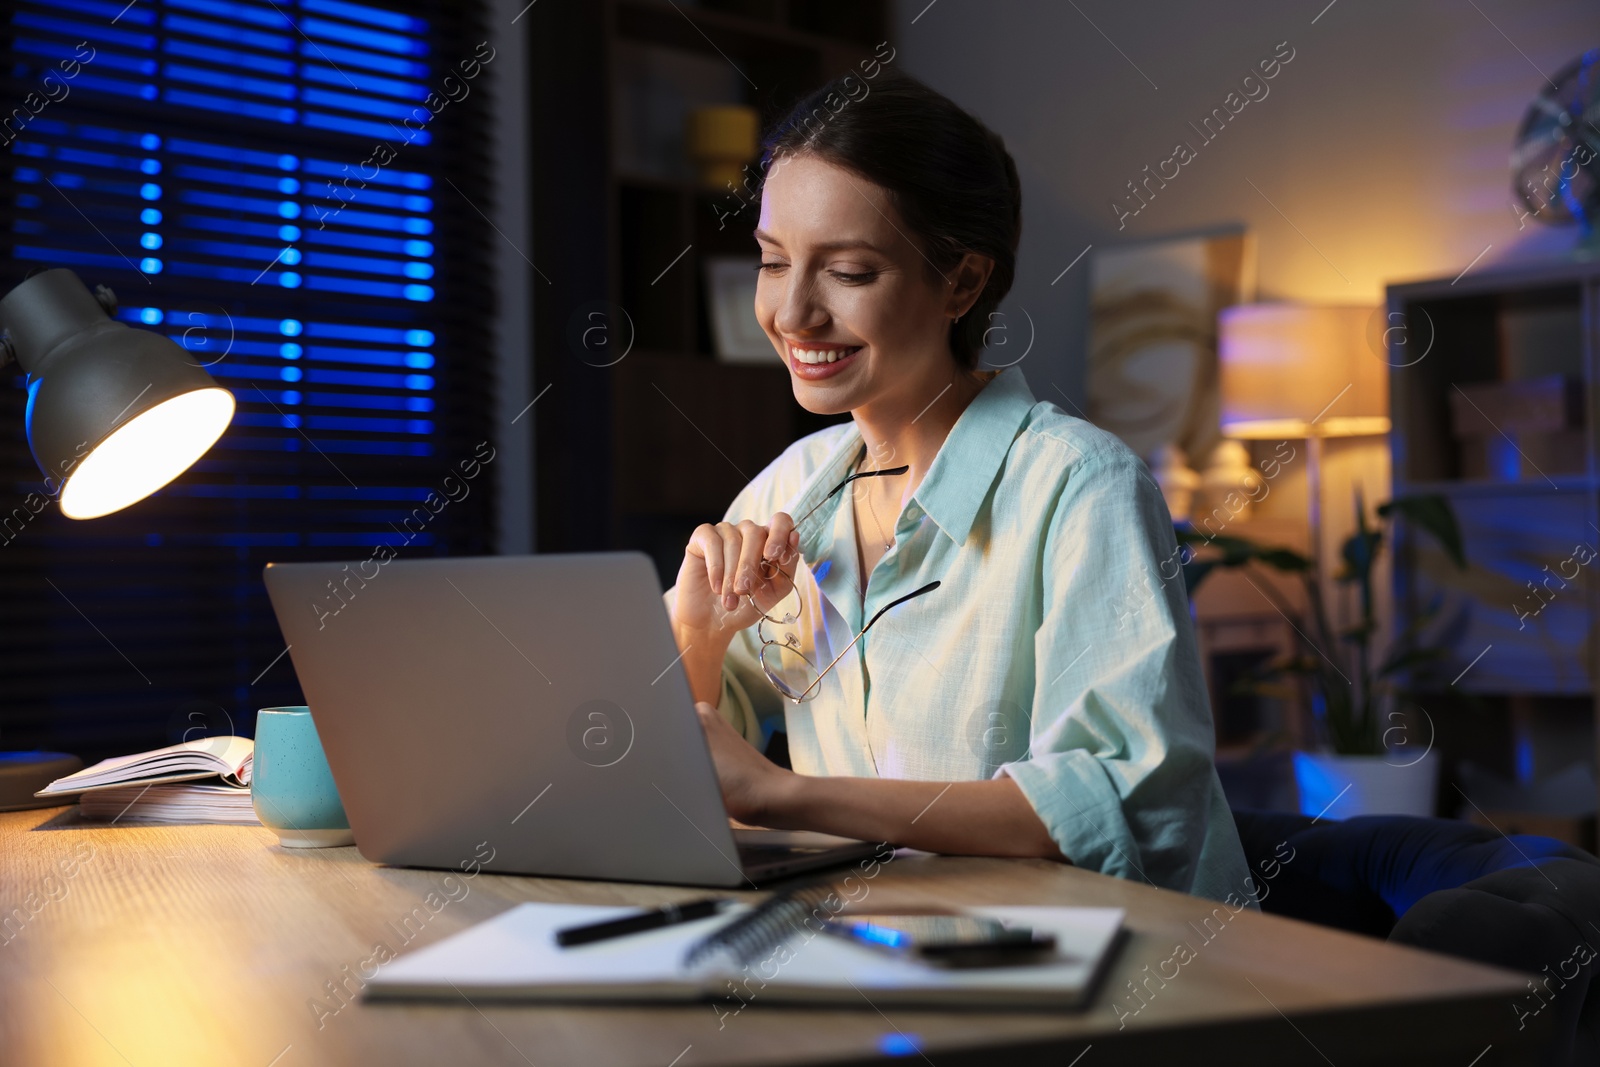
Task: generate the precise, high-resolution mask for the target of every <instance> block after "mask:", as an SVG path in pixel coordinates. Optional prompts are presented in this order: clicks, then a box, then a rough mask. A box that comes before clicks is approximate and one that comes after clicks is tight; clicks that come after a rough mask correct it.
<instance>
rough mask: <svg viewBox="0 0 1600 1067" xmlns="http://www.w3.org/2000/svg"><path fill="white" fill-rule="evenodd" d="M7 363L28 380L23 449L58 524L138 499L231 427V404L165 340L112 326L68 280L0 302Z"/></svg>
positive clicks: (68, 274)
mask: <svg viewBox="0 0 1600 1067" xmlns="http://www.w3.org/2000/svg"><path fill="white" fill-rule="evenodd" d="M104 299H105V300H106V301H107V302H108V303H109V302H111V300H112V298H111V297H110V295H109V292H107V293H106V294H105V297H104ZM114 307H115V304H114V303H113V304H112V308H114ZM12 358H14V359H16V361H17V362H18V363H19V364H20V365H21V367H22V369H23V370H24V371H26V372H27V375H28V378H27V388H28V445H29V447H30V448H31V449H32V450H33V458H34V461H35V462H36V463H38V464H39V469H40V470H41V471H43V472H44V475H45V484H46V488H47V489H49V491H50V492H52V493H56V492H59V498H60V504H61V512H62V514H64V515H66V516H67V517H68V518H73V519H92V518H97V517H99V516H101V515H108V514H110V513H111V512H113V511H119V510H121V509H122V508H125V507H127V506H128V505H129V504H132V503H134V502H135V501H138V500H142V499H144V498H145V497H147V496H149V495H150V494H151V493H153V492H155V491H156V490H157V489H160V488H161V487H162V486H164V485H166V484H167V483H168V482H170V481H172V479H174V478H176V477H177V476H178V475H180V474H182V473H183V472H184V471H185V470H187V469H188V468H189V467H190V465H191V464H193V463H194V461H195V460H197V459H199V458H200V457H201V456H202V455H204V454H205V453H206V452H207V450H209V449H210V448H211V446H212V445H213V444H215V443H216V441H217V438H219V437H221V436H222V432H223V431H224V430H225V429H227V427H228V423H229V422H231V421H232V419H233V409H234V400H233V394H232V393H230V392H229V391H228V390H226V389H223V388H221V387H220V386H218V385H217V383H216V381H215V380H214V379H212V377H211V375H209V374H207V373H206V372H205V371H204V370H203V369H202V368H200V367H199V366H197V365H196V364H194V363H191V362H190V361H189V360H188V359H186V358H185V354H184V351H183V349H181V348H179V347H178V346H177V345H176V344H174V343H173V342H172V341H170V340H169V339H167V338H166V337H163V336H161V335H160V334H158V333H152V332H151V331H149V330H135V329H132V328H130V327H128V326H126V325H124V324H123V323H120V322H116V321H114V320H113V319H112V318H111V316H110V314H109V313H108V308H107V307H105V306H103V305H102V303H101V302H100V300H98V299H96V297H95V296H93V295H91V294H90V292H89V290H88V289H87V288H85V287H84V284H83V282H82V281H80V280H79V279H78V276H77V275H76V274H74V273H73V272H72V271H70V270H47V271H42V272H40V273H38V274H35V275H33V276H32V277H30V278H28V280H26V281H24V282H23V283H22V284H21V285H18V286H17V287H16V288H15V289H13V290H11V292H10V293H8V294H6V296H5V298H4V299H3V300H0V364H3V363H5V362H7V361H8V360H9V359H12Z"/></svg>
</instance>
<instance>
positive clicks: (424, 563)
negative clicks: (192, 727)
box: [265, 552, 882, 888]
mask: <svg viewBox="0 0 1600 1067" xmlns="http://www.w3.org/2000/svg"><path fill="white" fill-rule="evenodd" d="M265 580H266V585H267V593H268V595H269V596H270V597H271V599H272V607H273V611H274V612H275V613H276V614H277V618H278V625H279V626H280V627H281V628H282V630H283V636H284V640H285V641H286V642H287V644H288V646H289V656H290V658H291V659H292V661H293V662H294V669H295V673H296V674H297V675H299V678H300V685H301V688H302V690H303V691H304V693H305V698H306V701H307V704H308V705H309V706H310V708H311V718H312V720H313V722H315V723H316V727H317V734H318V736H319V737H320V738H321V740H322V747H323V750H324V751H325V752H326V753H327V757H328V766H329V768H330V769H331V770H332V771H333V779H334V784H335V785H337V786H338V789H339V796H340V799H341V800H342V801H343V802H344V807H345V813H346V814H347V815H348V816H349V819H350V827H351V830H352V831H353V832H354V834H355V839H356V848H357V849H358V850H359V851H360V853H361V855H362V856H363V857H365V858H366V859H369V860H372V861H375V862H378V863H387V864H394V865H398V866H404V867H432V868H444V869H449V870H467V869H469V868H470V869H473V870H474V871H476V869H484V870H489V871H494V872H498V873H504V874H525V875H542V876H556V877H566V878H588V879H605V880H617V881H631V882H656V883H671V884H679V885H697V886H718V887H739V886H742V887H745V888H750V887H751V886H753V885H754V884H756V883H759V882H763V881H770V880H772V879H775V878H781V877H786V876H789V875H794V874H800V873H802V872H805V871H810V870H814V869H819V868H823V867H828V866H833V865H837V864H844V863H850V862H854V861H857V860H861V859H865V858H867V857H869V856H872V855H874V854H881V850H882V846H881V845H874V844H871V843H868V842H862V841H853V840H850V839H848V838H842V837H835V836H832V835H829V834H820V833H809V832H792V831H774V830H745V829H737V830H736V829H734V828H733V827H732V826H731V825H730V823H729V819H728V813H727V810H726V809H725V808H724V807H723V803H722V792H721V789H720V787H719V786H718V783H717V775H716V770H715V767H714V766H713V764H712V762H711V753H710V751H709V749H708V747H707V745H706V741H705V736H704V734H703V732H702V731H701V728H700V723H699V720H698V718H697V716H696V714H695V710H694V701H693V698H692V697H691V695H690V691H689V684H688V679H687V678H686V676H685V674H684V671H683V669H682V667H681V666H680V665H679V663H678V660H679V652H678V648H677V644H676V643H675V641H674V640H673V636H672V628H671V625H670V622H669V620H668V617H667V611H666V605H665V603H664V602H663V601H662V596H661V587H660V585H659V584H658V581H657V577H656V570H655V566H654V565H653V564H652V563H651V561H650V560H649V558H648V557H646V556H645V555H643V554H642V553H637V552H606V553H581V554H560V555H558V554H551V555H537V556H489V557H463V558H448V559H424V560H394V559H392V558H391V559H389V560H387V561H380V559H379V558H378V557H376V556H374V557H373V558H369V559H366V560H363V561H360V562H351V563H270V564H268V565H267V567H266V572H265Z"/></svg>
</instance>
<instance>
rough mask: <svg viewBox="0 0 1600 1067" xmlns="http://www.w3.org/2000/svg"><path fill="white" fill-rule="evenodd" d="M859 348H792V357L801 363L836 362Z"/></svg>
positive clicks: (859, 348) (859, 347)
mask: <svg viewBox="0 0 1600 1067" xmlns="http://www.w3.org/2000/svg"><path fill="white" fill-rule="evenodd" d="M860 350H861V346H860V345H857V346H855V347H854V348H792V349H791V351H792V352H793V353H794V358H795V359H798V360H799V361H800V362H801V363H836V362H838V361H839V360H841V359H843V358H844V357H846V356H849V355H853V354H854V353H856V352H859V351H860Z"/></svg>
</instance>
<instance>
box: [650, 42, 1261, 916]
mask: <svg viewBox="0 0 1600 1067" xmlns="http://www.w3.org/2000/svg"><path fill="white" fill-rule="evenodd" d="M830 93H834V94H835V95H833V96H831V97H830V96H829V94H830ZM842 99H844V94H843V92H842V88H841V87H840V86H837V85H835V86H828V87H825V88H824V89H822V90H819V91H818V92H817V93H816V94H814V95H813V96H812V97H811V98H810V99H808V100H806V101H804V102H802V103H801V104H800V105H799V106H798V107H797V108H796V109H795V111H794V113H793V115H791V117H790V118H789V119H788V120H787V121H786V122H785V123H784V124H783V125H781V126H780V127H779V128H778V130H777V131H776V132H775V134H774V135H773V136H772V137H771V138H770V139H769V140H768V143H767V151H766V158H765V164H766V182H765V184H764V186H763V189H762V199H761V212H760V219H759V225H758V228H757V229H756V231H755V236H756V240H757V241H758V242H759V243H760V246H761V260H762V262H761V267H760V276H759V281H758V284H757V289H756V303H755V310H756V316H757V318H758V319H759V320H760V322H761V325H762V327H763V329H765V331H766V333H767V336H768V337H770V338H771V340H772V344H773V347H774V348H775V349H776V350H777V353H778V355H779V357H780V358H781V359H782V360H783V362H784V364H785V366H786V367H787V368H788V369H789V373H790V380H791V384H792V386H793V389H794V395H795V399H796V400H798V401H799V402H800V404H801V405H802V406H804V407H805V408H806V409H808V410H810V411H814V412H818V413H841V412H846V411H848V412H849V413H850V416H851V420H850V421H849V422H846V423H841V424H840V425H837V426H833V427H829V428H828V429H825V430H823V431H821V432H818V433H815V434H812V435H811V436H809V437H806V438H804V439H802V440H800V441H797V442H796V443H795V444H793V445H792V446H790V447H789V448H788V449H787V450H786V451H785V452H784V453H783V454H782V455H781V456H779V457H778V458H777V459H776V460H774V461H773V462H772V464H771V465H770V466H768V467H767V469H766V470H764V471H762V472H761V474H760V475H759V476H758V477H756V479H755V480H754V481H752V482H751V483H750V484H749V485H748V486H746V487H745V488H744V490H743V491H742V492H740V493H739V495H738V497H737V498H736V499H735V500H734V501H733V504H732V506H731V507H729V509H728V512H727V515H726V516H725V518H724V520H723V521H722V522H720V523H716V524H715V525H712V524H706V525H702V526H700V527H699V528H698V529H696V530H695V532H694V534H693V536H692V538H691V540H690V542H689V544H688V547H687V549H686V551H685V553H684V559H683V565H682V568H681V569H680V570H679V572H678V581H677V584H676V586H674V588H673V589H672V590H670V591H669V592H668V594H667V603H668V607H669V610H670V612H671V616H672V623H673V628H674V632H675V635H676V637H677V641H678V647H679V649H680V650H681V651H682V654H683V655H682V662H683V664H684V667H685V669H686V671H687V673H688V676H689V681H690V686H691V688H692V690H693V692H694V696H695V699H696V701H697V707H698V709H699V713H700V718H701V722H702V725H703V726H704V728H705V732H706V736H707V739H708V742H709V744H710V748H711V753H712V756H713V758H714V760H715V762H716V766H717V772H718V775H719V777H720V779H721V782H722V789H723V794H724V798H725V800H726V803H727V806H728V810H729V812H730V813H731V814H732V815H733V816H734V817H735V818H736V819H739V820H740V821H742V822H746V823H752V824H757V825H762V826H769V827H777V828H786V829H811V830H822V831H827V832H831V833H836V834H842V835H845V836H849V837H856V838H863V839H867V840H872V841H885V840H887V841H894V842H897V843H899V844H902V845H909V846H913V847H917V848H922V849H927V850H930V851H935V852H946V853H959V854H966V855H993V856H1019V857H1046V858H1051V859H1055V860H1063V861H1067V862H1070V863H1074V864H1077V865H1080V866H1083V867H1088V868H1090V869H1093V870H1099V871H1103V872H1105V873H1108V874H1114V875H1120V876H1123V877H1129V878H1136V879H1139V880H1142V881H1147V882H1150V883H1152V884H1155V885H1158V886H1162V887H1166V888H1172V889H1178V890H1183V891H1186V892H1192V893H1196V894H1200V895H1204V896H1210V897H1214V898H1219V899H1222V898H1226V899H1238V900H1241V901H1244V902H1250V901H1251V900H1252V897H1253V894H1251V893H1250V892H1249V890H1248V889H1247V888H1246V885H1245V881H1246V873H1247V872H1246V868H1245V861H1244V856H1243V852H1242V850H1241V848H1240V845H1239V840H1238V836H1237V833H1236V832H1235V830H1234V826H1233V821H1232V817H1231V815H1230V813H1229V810H1228V806H1227V803H1226V802H1225V800H1224V799H1223V795H1222V790H1221V787H1220V785H1219V783H1218V780H1217V775H1216V770H1215V768H1214V766H1213V764H1212V752H1213V729H1212V724H1211V716H1210V709H1209V706H1208V703H1207V699H1206V695H1205V690H1204V687H1203V684H1202V681H1201V673H1200V664H1199V659H1198V655H1197V652H1196V648H1195V642H1194V635H1193V631H1192V627H1191V625H1190V622H1189V618H1188V609H1187V603H1186V599H1185V594H1184V591H1183V589H1182V587H1181V585H1180V584H1179V583H1178V582H1176V581H1171V580H1168V581H1163V574H1169V575H1170V574H1175V573H1176V567H1175V565H1172V566H1168V567H1166V569H1165V570H1164V569H1163V564H1164V563H1170V561H1172V560H1173V559H1175V557H1176V544H1175V541H1174V538H1173V531H1172V524H1171V518H1170V516H1169V515H1168V513H1167V510H1166V507H1165V504H1164V503H1163V501H1162V498H1161V495H1160V492H1159V490H1158V489H1157V487H1156V485H1155V483H1154V482H1153V481H1152V480H1151V478H1150V477H1149V475H1148V473H1147V472H1146V470H1145V468H1144V466H1143V464H1142V463H1141V462H1140V460H1139V459H1138V458H1137V457H1136V456H1135V455H1134V454H1133V453H1132V452H1131V451H1130V450H1129V449H1128V448H1127V447H1126V446H1125V445H1123V444H1122V443H1121V442H1120V441H1119V440H1118V439H1117V438H1115V437H1114V436H1112V435H1111V434H1109V433H1106V432H1104V431H1101V430H1099V429H1097V428H1095V427H1094V426H1092V425H1091V424H1089V423H1087V422H1084V421H1082V420H1080V419H1075V418H1072V417H1070V416H1068V415H1066V414H1064V413H1063V412H1062V411H1061V410H1060V409H1059V408H1057V407H1055V406H1054V405H1053V404H1049V403H1039V402H1036V401H1035V400H1034V398H1033V396H1032V394H1031V393H1030V391H1029V389H1028V386H1027V384H1026V383H1025V382H1024V380H1023V377H1022V372H1021V370H1020V368H1018V367H1011V368H1009V369H1006V370H1003V371H1000V372H994V371H979V370H977V369H976V364H977V361H978V356H979V353H980V351H981V349H982V347H983V337H984V331H985V329H986V328H987V327H989V326H990V325H991V323H990V316H991V314H992V313H993V312H994V311H995V308H996V307H997V306H998V305H999V303H1000V300H1001V298H1002V297H1003V296H1004V295H1005V293H1006V291H1007V290H1008V289H1009V288H1010V286H1011V279H1012V273H1013V270H1014V265H1015V260H1016V248H1017V242H1018V237H1019V235H1020V228H1021V193H1020V189H1019V184H1018V181H1017V174H1016V168H1015V165H1014V164H1013V163H1012V161H1011V158H1010V156H1009V155H1008V154H1007V152H1006V150H1005V148H1004V146H1003V144H1002V143H1001V141H1000V139H999V138H998V137H997V136H995V135H994V134H993V133H991V132H990V131H989V130H987V129H986V128H985V127H984V126H982V125H981V124H980V123H979V122H978V121H977V120H976V119H974V118H972V117H971V116H970V115H968V114H966V113H965V112H963V111H962V110H961V109H959V108H958V107H956V106H955V105H954V104H953V103H951V102H950V101H949V100H947V99H945V98H944V97H943V96H940V95H939V94H938V93H936V92H934V91H933V90H931V89H928V88H927V87H926V86H924V85H922V84H921V83H919V82H917V81H915V80H913V79H911V78H909V77H905V76H899V75H894V74H892V73H886V75H885V76H884V77H882V78H880V79H879V80H878V81H876V82H875V83H874V84H873V87H872V91H871V93H870V95H868V96H866V97H864V98H862V99H860V100H849V101H848V102H847V103H845V104H844V105H843V106H842V107H841V108H839V109H838V110H837V112H836V113H835V111H834V109H833V108H832V107H831V106H825V102H830V101H836V100H842ZM819 116H820V118H819ZM868 472H871V473H870V474H868ZM863 474H866V475H867V476H858V477H855V478H854V479H853V480H849V481H846V479H850V478H851V476H852V475H863ZM842 482H843V483H844V484H843V485H842V487H841V483H842ZM836 487H840V488H838V491H835V489H836ZM891 605H892V607H891ZM886 609H887V610H886ZM880 613H882V614H881V617H879V618H877V619H876V620H875V619H874V616H877V615H879V614H880ZM863 630H865V632H864V633H863V632H862V631H863ZM858 635H859V636H858ZM794 698H799V699H798V700H796V699H794ZM775 729H785V730H786V731H787V734H788V748H789V754H790V759H791V762H792V766H793V770H792V771H791V770H787V769H784V768H781V767H779V766H777V765H776V764H774V763H772V762H770V761H769V760H767V759H766V758H765V757H764V756H763V755H762V752H761V750H760V748H758V746H763V744H764V741H765V739H766V738H767V737H768V736H769V735H770V733H771V732H772V731H773V730H775Z"/></svg>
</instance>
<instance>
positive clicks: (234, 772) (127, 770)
mask: <svg viewBox="0 0 1600 1067" xmlns="http://www.w3.org/2000/svg"><path fill="white" fill-rule="evenodd" d="M255 747H256V746H255V742H254V741H252V740H250V739H249V738H248V737H200V738H196V739H195V740H193V741H184V742H182V743H180V744H176V745H168V746H167V747H166V748H158V749H153V750H152V751H150V752H138V753H135V754H134V755H132V756H113V757H112V758H111V759H106V760H101V761H100V762H99V763H96V764H95V765H94V766H93V767H85V768H84V769H83V770H81V771H78V772H77V773H76V774H69V775H67V776H66V777H65V778H57V779H56V780H55V781H53V782H51V783H50V784H49V785H47V786H45V787H44V788H43V789H41V790H39V791H38V792H37V793H35V794H33V795H34V796H36V797H54V796H69V795H71V794H73V793H86V792H88V791H89V790H92V789H109V788H112V787H114V786H122V785H149V784H150V783H152V782H184V781H193V780H194V779H197V778H211V777H219V776H220V777H221V779H222V782H223V784H225V785H232V786H247V785H249V784H250V774H251V771H252V770H253V767H254V763H255Z"/></svg>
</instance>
